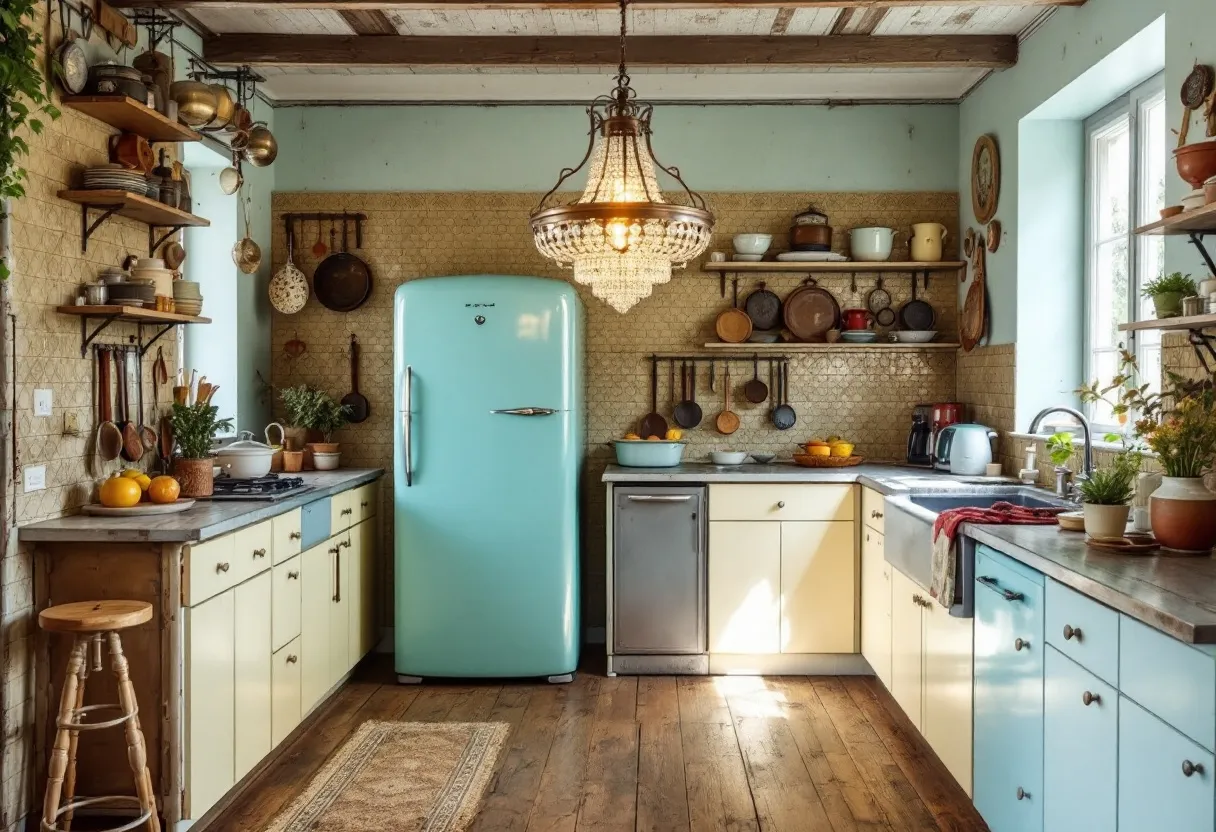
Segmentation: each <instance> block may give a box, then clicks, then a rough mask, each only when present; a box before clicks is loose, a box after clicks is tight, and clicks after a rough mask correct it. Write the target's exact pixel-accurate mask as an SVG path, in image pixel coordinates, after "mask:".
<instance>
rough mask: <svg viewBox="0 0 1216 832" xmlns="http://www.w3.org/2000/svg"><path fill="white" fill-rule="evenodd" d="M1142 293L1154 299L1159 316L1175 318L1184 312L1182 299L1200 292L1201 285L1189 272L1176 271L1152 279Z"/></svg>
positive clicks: (1154, 305)
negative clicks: (1198, 284) (1197, 283)
mask: <svg viewBox="0 0 1216 832" xmlns="http://www.w3.org/2000/svg"><path fill="white" fill-rule="evenodd" d="M1140 293H1141V294H1142V295H1144V296H1145V297H1146V298H1152V299H1153V308H1154V309H1155V310H1156V311H1157V317H1158V318H1174V317H1177V316H1178V315H1181V314H1182V299H1183V298H1189V297H1191V296H1192V295H1197V294H1199V287H1198V286H1196V285H1195V281H1194V280H1191V276H1190V275H1189V274H1183V273H1182V272H1174V273H1173V274H1167V275H1162V276H1161V277H1159V278H1157V279H1156V280H1150V281H1149V282H1148V283H1146V284H1144V288H1143V289H1142V290H1141V292H1140Z"/></svg>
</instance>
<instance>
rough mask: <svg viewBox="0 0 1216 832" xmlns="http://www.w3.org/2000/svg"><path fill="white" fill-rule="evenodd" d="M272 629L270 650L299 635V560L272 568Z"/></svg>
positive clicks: (296, 558) (295, 559)
mask: <svg viewBox="0 0 1216 832" xmlns="http://www.w3.org/2000/svg"><path fill="white" fill-rule="evenodd" d="M271 603H272V608H273V611H274V619H273V620H274V627H273V635H272V639H271V641H272V649H274V650H278V649H279V648H280V647H282V646H283V645H284V644H286V643H287V642H289V641H291V640H292V639H293V638H295V637H296V636H298V635H300V558H299V556H296V557H294V558H292V559H291V560H288V561H284V562H283V563H280V564H276V565H275V567H274V597H273V600H272V602H271Z"/></svg>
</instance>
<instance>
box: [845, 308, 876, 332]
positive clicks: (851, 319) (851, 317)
mask: <svg viewBox="0 0 1216 832" xmlns="http://www.w3.org/2000/svg"><path fill="white" fill-rule="evenodd" d="M840 325H841V326H842V327H843V328H845V329H851V330H855V329H869V328H870V310H868V309H845V310H844V311H843V312H841V313H840Z"/></svg>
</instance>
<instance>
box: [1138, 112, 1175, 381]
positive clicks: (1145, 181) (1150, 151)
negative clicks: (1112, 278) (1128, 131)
mask: <svg viewBox="0 0 1216 832" xmlns="http://www.w3.org/2000/svg"><path fill="white" fill-rule="evenodd" d="M1166 136H1167V132H1166V124H1165V93H1159V94H1157V95H1154V96H1153V97H1151V98H1149V99H1146V100H1145V101H1144V102H1143V103H1142V104H1141V106H1140V148H1139V162H1140V170H1139V174H1138V179H1139V184H1140V193H1139V195H1138V197H1137V200H1138V202H1139V204H1140V205H1139V218H1138V219H1137V222H1136V224H1137V225H1142V224H1144V223H1149V222H1153V221H1154V220H1156V219H1157V218H1158V217H1159V216H1160V211H1161V209H1162V208H1164V207H1165V179H1166V172H1167V159H1168V158H1169V155H1168V149H1167V147H1166ZM1137 245H1138V246H1139V250H1138V253H1137V254H1138V262H1137V268H1136V271H1137V275H1136V277H1137V283H1136V293H1137V295H1139V287H1140V286H1143V285H1144V284H1145V283H1147V282H1148V281H1150V280H1152V279H1153V278H1155V277H1157V276H1158V275H1160V274H1161V273H1162V271H1163V270H1164V269H1165V238H1164V237H1141V238H1139V240H1138V242H1137ZM1155 316H1156V313H1155V311H1154V310H1153V302H1152V300H1151V299H1149V298H1140V299H1139V310H1138V313H1137V316H1136V317H1137V319H1138V320H1146V319H1150V318H1153V317H1155ZM1136 353H1137V355H1136V358H1137V361H1138V362H1139V365H1140V383H1141V384H1148V385H1150V386H1151V388H1150V389H1152V390H1153V391H1154V392H1156V391H1157V390H1158V389H1159V386H1160V383H1161V332H1160V331H1158V330H1146V331H1143V332H1140V333H1138V335H1137V337H1136Z"/></svg>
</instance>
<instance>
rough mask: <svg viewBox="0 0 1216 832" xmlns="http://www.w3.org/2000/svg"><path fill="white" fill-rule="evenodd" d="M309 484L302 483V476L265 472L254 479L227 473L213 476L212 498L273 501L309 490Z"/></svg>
mask: <svg viewBox="0 0 1216 832" xmlns="http://www.w3.org/2000/svg"><path fill="white" fill-rule="evenodd" d="M311 490H312V489H311V486H307V485H305V484H304V478H303V477H283V476H280V475H278V474H267V475H266V476H264V477H256V478H254V479H237V478H236V477H230V476H227V475H221V476H218V477H216V478H215V491H214V493H213V494H212V495H211V499H212V500H260V501H263V502H274V501H276V500H281V499H283V498H284V497H292V496H295V495H296V494H302V493H304V492H306V491H311Z"/></svg>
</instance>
